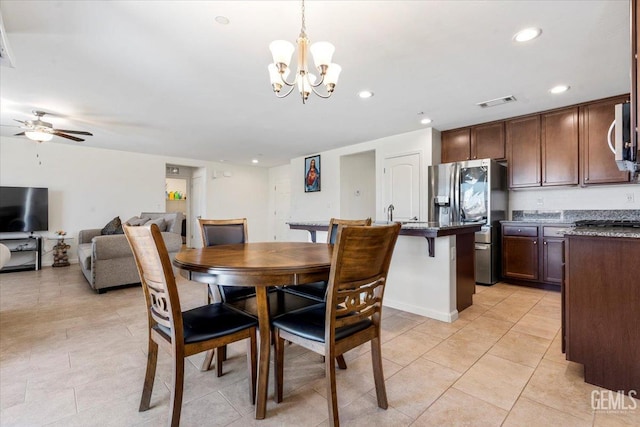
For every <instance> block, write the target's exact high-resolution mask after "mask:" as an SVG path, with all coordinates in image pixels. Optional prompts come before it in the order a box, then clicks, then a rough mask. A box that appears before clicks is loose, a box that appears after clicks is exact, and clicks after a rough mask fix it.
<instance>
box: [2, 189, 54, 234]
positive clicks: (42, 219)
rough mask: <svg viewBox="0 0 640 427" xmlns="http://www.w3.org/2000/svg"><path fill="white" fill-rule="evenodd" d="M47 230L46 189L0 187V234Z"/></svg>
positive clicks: (47, 206)
mask: <svg viewBox="0 0 640 427" xmlns="http://www.w3.org/2000/svg"><path fill="white" fill-rule="evenodd" d="M48 229H49V189H48V188H33V187H0V232H13V231H23V232H25V231H26V232H30V231H45V230H48Z"/></svg>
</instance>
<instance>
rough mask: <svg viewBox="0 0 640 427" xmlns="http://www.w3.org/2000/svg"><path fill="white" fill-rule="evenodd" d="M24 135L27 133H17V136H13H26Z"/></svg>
mask: <svg viewBox="0 0 640 427" xmlns="http://www.w3.org/2000/svg"><path fill="white" fill-rule="evenodd" d="M24 135H25V133H24V132H20V133H16V134H15V135H13V136H24Z"/></svg>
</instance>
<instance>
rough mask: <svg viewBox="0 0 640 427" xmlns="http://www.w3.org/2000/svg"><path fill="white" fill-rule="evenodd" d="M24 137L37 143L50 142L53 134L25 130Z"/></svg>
mask: <svg viewBox="0 0 640 427" xmlns="http://www.w3.org/2000/svg"><path fill="white" fill-rule="evenodd" d="M24 135H25V136H26V137H27V138H29V139H31V140H32V141H38V142H47V141H51V139H52V138H53V134H50V133H49V132H42V131H38V130H27V131H25V132H24Z"/></svg>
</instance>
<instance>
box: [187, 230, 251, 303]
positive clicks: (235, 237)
mask: <svg viewBox="0 0 640 427" xmlns="http://www.w3.org/2000/svg"><path fill="white" fill-rule="evenodd" d="M198 222H199V223H200V231H201V234H202V244H203V245H204V246H205V247H209V246H216V245H233V244H236V243H246V242H247V240H248V239H249V237H248V232H247V219H246V218H238V219H202V218H198ZM209 292H210V296H211V298H212V299H214V300H216V299H217V298H216V293H219V295H220V296H221V299H222V301H223V302H232V301H236V300H238V299H241V298H246V297H249V296H253V295H255V293H256V292H255V289H254V288H252V287H249V286H217V287H214V286H211V285H210V286H209Z"/></svg>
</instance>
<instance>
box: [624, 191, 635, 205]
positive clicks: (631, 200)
mask: <svg viewBox="0 0 640 427" xmlns="http://www.w3.org/2000/svg"><path fill="white" fill-rule="evenodd" d="M626 196H627V203H634V202H635V197H634V194H633V193H627V194H626Z"/></svg>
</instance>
